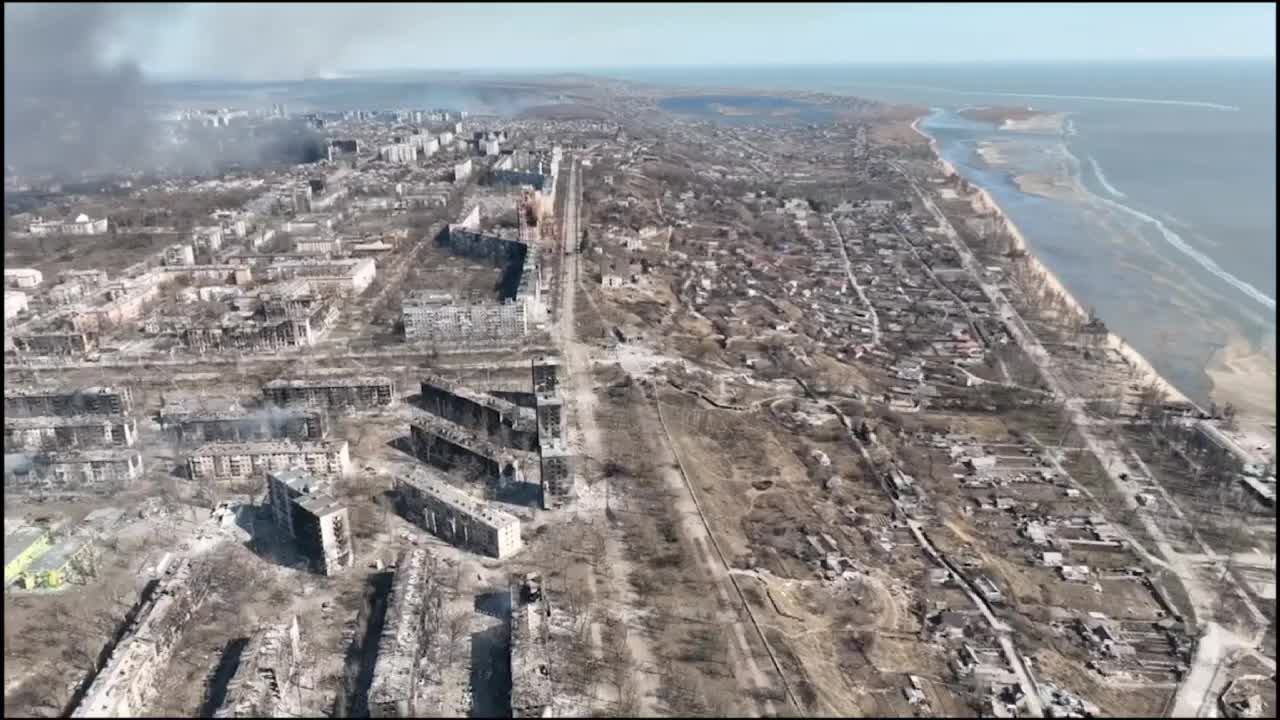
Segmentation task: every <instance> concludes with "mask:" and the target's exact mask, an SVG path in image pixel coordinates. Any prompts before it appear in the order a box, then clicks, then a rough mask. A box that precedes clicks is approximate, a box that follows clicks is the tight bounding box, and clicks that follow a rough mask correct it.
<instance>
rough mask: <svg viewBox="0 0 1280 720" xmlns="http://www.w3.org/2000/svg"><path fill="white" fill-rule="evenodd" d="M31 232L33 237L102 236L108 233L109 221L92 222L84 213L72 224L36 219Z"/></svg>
mask: <svg viewBox="0 0 1280 720" xmlns="http://www.w3.org/2000/svg"><path fill="white" fill-rule="evenodd" d="M30 230H31V234H32V235H101V234H103V233H105V232H106V231H107V219H106V218H102V219H99V220H90V219H89V216H88V215H85V214H84V213H81V214H79V215H77V216H76V219H75V220H72V221H71V222H60V221H57V220H49V221H46V220H44V219H43V218H36V221H35V222H33V223H31V227H30Z"/></svg>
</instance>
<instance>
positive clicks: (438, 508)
mask: <svg viewBox="0 0 1280 720" xmlns="http://www.w3.org/2000/svg"><path fill="white" fill-rule="evenodd" d="M395 491H396V506H397V510H398V511H399V513H400V514H401V515H402V516H404V517H405V518H406V519H408V520H409V521H411V522H413V523H415V524H417V525H418V526H420V527H422V528H423V529H425V530H426V531H427V532H430V533H431V534H432V535H435V536H436V537H439V538H440V539H442V540H444V541H446V542H449V543H452V544H454V545H457V546H459V547H463V548H466V549H469V550H472V551H474V552H481V553H484V554H486V555H490V556H492V557H496V558H498V559H503V558H506V557H510V556H511V555H514V554H515V553H517V552H519V551H520V549H521V548H522V547H523V540H522V539H521V537H520V520H519V518H517V517H515V516H514V515H510V514H508V513H505V512H503V511H501V510H497V509H495V508H492V507H489V505H488V503H486V502H484V501H483V500H478V499H476V498H474V497H472V496H470V495H468V494H467V493H465V492H463V491H462V490H460V489H458V488H456V487H453V486H452V485H450V484H448V483H447V482H445V481H444V480H442V479H440V478H438V477H435V476H434V475H432V474H431V473H430V472H429V471H428V470H427V469H426V468H414V469H413V470H412V471H411V472H410V473H408V474H405V475H400V476H398V477H396V478H395Z"/></svg>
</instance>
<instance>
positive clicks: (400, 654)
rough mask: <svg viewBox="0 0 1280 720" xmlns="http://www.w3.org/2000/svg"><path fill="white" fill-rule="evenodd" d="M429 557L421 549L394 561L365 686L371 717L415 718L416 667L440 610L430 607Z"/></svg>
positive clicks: (404, 553)
mask: <svg viewBox="0 0 1280 720" xmlns="http://www.w3.org/2000/svg"><path fill="white" fill-rule="evenodd" d="M431 562H432V557H431V554H430V553H429V552H427V550H426V549H424V548H414V549H413V550H403V551H401V552H400V556H399V558H398V559H397V561H396V571H395V578H394V579H393V580H392V585H391V595H390V597H389V598H388V599H387V616H386V622H385V624H384V625H383V627H382V636H381V637H380V638H379V640H378V658H377V660H376V661H375V664H374V666H373V681H372V682H371V683H370V685H369V715H370V716H371V717H386V718H411V717H419V716H420V713H422V712H425V711H426V708H423V709H421V710H420V709H419V708H418V705H417V700H418V690H419V675H420V668H419V663H420V661H421V660H422V654H423V646H424V645H425V644H426V643H428V642H430V640H431V637H430V636H431V635H432V633H433V631H434V629H435V627H436V626H437V624H438V615H439V613H440V608H439V607H438V606H436V605H434V604H432V603H430V602H429V599H428V596H429V592H428V591H429V589H430V587H431V585H432V583H433V582H434V580H435V579H434V577H432V573H431V572H430V570H431Z"/></svg>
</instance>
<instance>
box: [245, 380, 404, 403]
mask: <svg viewBox="0 0 1280 720" xmlns="http://www.w3.org/2000/svg"><path fill="white" fill-rule="evenodd" d="M262 394H263V396H264V397H265V398H266V400H267V401H268V402H270V403H274V404H276V405H308V406H313V407H325V408H330V409H367V408H375V407H386V406H389V405H392V404H394V403H395V399H396V389H395V383H393V382H392V381H391V379H390V378H387V377H381V376H378V377H346V376H331V377H330V376H318V377H293V378H277V379H275V380H272V381H271V382H269V383H267V384H265V385H263V386H262Z"/></svg>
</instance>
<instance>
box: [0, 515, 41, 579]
mask: <svg viewBox="0 0 1280 720" xmlns="http://www.w3.org/2000/svg"><path fill="white" fill-rule="evenodd" d="M48 549H49V531H47V530H45V529H44V528H39V527H34V526H26V527H20V528H18V529H17V530H14V531H13V532H11V533H5V536H4V584H5V585H8V584H9V583H11V582H13V580H14V578H16V577H18V576H19V575H21V574H22V572H23V571H24V570H26V569H27V567H28V566H30V565H31V563H32V561H34V560H35V559H36V558H38V557H40V556H41V555H43V554H44V552H45V551H46V550H48Z"/></svg>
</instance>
